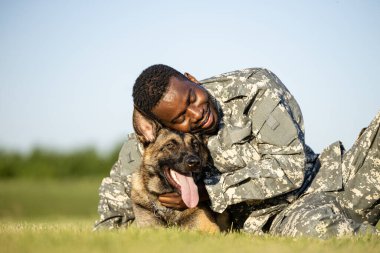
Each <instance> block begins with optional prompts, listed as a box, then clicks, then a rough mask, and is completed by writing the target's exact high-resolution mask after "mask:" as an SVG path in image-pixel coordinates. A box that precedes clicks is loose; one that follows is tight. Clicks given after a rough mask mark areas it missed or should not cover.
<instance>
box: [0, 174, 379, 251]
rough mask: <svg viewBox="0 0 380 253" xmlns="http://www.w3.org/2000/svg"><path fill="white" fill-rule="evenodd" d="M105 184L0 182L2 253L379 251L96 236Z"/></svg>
mask: <svg viewBox="0 0 380 253" xmlns="http://www.w3.org/2000/svg"><path fill="white" fill-rule="evenodd" d="M99 183H100V179H87V180H63V181H62V180H60V181H57V180H47V181H30V180H11V181H0V253H3V252H12V253H18V252H20V253H21V252H22V253H28V252H38V253H44V252H65V253H66V252H74V253H75V252H91V253H96V252H112V253H114V252H150V253H151V252H165V253H170V252H181V253H186V252H207V253H213V252H217V253H221V252H239V253H241V252H260V253H262V252H281V253H287V252H289V253H297V252H316V253H317V252H333V253H339V252H342V253H343V252H344V253H347V252H350V253H356V252H357V253H359V252H360V253H362V252H365V253H371V252H379V249H380V240H379V239H380V238H379V237H376V236H366V237H352V238H341V239H336V238H333V239H329V240H318V239H310V238H283V237H273V236H261V237H258V236H252V235H249V234H244V233H229V234H214V235H212V234H205V233H200V232H194V231H183V230H179V229H175V228H170V229H137V228H135V227H130V228H128V229H122V230H117V231H115V230H113V231H107V230H106V231H96V232H93V231H92V227H93V224H94V221H95V219H96V218H97V214H96V206H97V202H98V194H97V192H98V187H99Z"/></svg>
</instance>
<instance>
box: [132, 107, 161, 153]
mask: <svg viewBox="0 0 380 253" xmlns="http://www.w3.org/2000/svg"><path fill="white" fill-rule="evenodd" d="M133 128H134V129H135V133H136V136H137V138H138V140H139V141H140V142H141V143H142V144H143V145H144V146H146V145H148V144H149V143H152V142H154V141H155V140H156V137H157V133H158V131H159V130H160V125H159V124H158V123H156V122H155V121H154V120H152V119H149V118H148V117H146V116H144V115H143V114H142V113H141V112H139V111H138V110H137V109H136V108H134V109H133Z"/></svg>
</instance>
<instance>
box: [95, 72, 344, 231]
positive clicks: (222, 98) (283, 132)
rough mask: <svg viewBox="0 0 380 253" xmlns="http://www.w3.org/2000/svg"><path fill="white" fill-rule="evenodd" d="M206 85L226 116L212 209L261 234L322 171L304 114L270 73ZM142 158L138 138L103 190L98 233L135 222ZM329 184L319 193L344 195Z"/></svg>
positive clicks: (212, 177) (217, 142) (210, 178)
mask: <svg viewBox="0 0 380 253" xmlns="http://www.w3.org/2000/svg"><path fill="white" fill-rule="evenodd" d="M201 83H202V85H203V86H204V87H205V88H206V89H207V90H208V91H209V92H210V94H211V95H212V96H213V97H214V98H215V99H216V102H217V105H218V107H219V108H218V109H219V112H220V114H221V115H222V119H221V122H220V129H219V131H218V133H217V134H216V135H214V136H210V137H209V138H208V148H209V149H210V152H211V156H212V158H213V161H214V167H211V166H209V168H208V169H206V173H205V185H206V189H207V191H208V193H209V195H210V200H211V207H212V209H213V210H214V211H216V212H223V211H224V210H225V209H227V208H229V210H230V211H231V213H232V214H233V213H237V215H236V217H239V219H240V220H239V219H236V220H235V223H240V226H241V227H243V226H247V224H245V225H244V223H247V220H248V221H249V222H248V226H250V229H249V230H252V231H256V230H257V231H261V230H262V228H263V226H264V225H265V223H266V222H267V221H268V219H269V218H270V217H272V216H273V215H275V214H277V213H279V212H280V211H281V210H283V209H284V208H285V207H286V206H288V205H289V203H291V202H293V201H294V200H295V199H296V198H297V197H298V196H299V195H300V194H302V193H303V192H305V191H306V188H309V189H311V188H310V187H309V186H310V184H311V181H312V180H313V178H314V176H315V174H316V171H317V170H318V169H319V166H318V164H319V163H316V162H315V161H316V160H317V157H318V156H317V155H316V154H314V152H313V151H312V150H311V149H310V148H309V147H308V146H307V145H306V144H305V139H304V125H303V117H302V113H301V110H300V108H299V106H298V104H297V102H296V100H295V99H294V97H293V96H292V95H291V93H290V92H289V91H288V90H287V88H286V87H285V86H284V85H283V84H282V83H281V81H280V80H279V79H278V78H277V76H275V75H274V74H273V73H272V72H270V71H268V70H266V69H260V68H250V69H244V70H239V71H234V72H229V73H225V74H221V75H218V76H215V77H212V78H209V79H206V80H203V81H201ZM334 145H338V146H339V147H340V145H339V143H337V144H334ZM332 150H336V149H332ZM140 151H141V147H140V148H139V145H138V143H137V141H136V140H135V138H134V136H133V134H132V135H129V138H128V141H127V142H126V143H125V144H124V146H123V148H122V150H121V152H120V157H119V160H118V161H117V162H116V164H115V165H114V167H113V168H112V170H111V174H110V177H107V178H105V179H104V180H103V182H102V184H101V186H100V189H99V191H100V202H99V206H98V211H99V214H100V221H99V222H98V224H97V225H96V226H97V227H100V226H106V227H117V226H122V225H125V224H127V223H128V221H131V220H133V218H134V216H133V212H132V208H131V200H130V198H129V194H130V178H131V174H132V173H133V172H134V171H135V170H136V169H137V168H138V167H139V163H140V154H141V152H140ZM326 156H327V157H331V156H330V155H326ZM338 160H339V159H338ZM327 174H328V173H327ZM326 183H327V185H329V183H328V182H327V177H326V178H322V179H319V181H318V183H317V184H316V185H315V184H314V185H313V187H314V188H313V191H314V190H318V189H321V187H322V186H324V187H325V189H324V190H336V188H339V182H338V184H336V183H335V182H332V184H330V185H331V187H329V186H327V187H326ZM336 185H338V187H337V186H336ZM340 185H341V184H340ZM241 212H246V213H247V215H245V216H244V215H241ZM248 216H249V217H248ZM241 217H244V218H243V219H242V218H241Z"/></svg>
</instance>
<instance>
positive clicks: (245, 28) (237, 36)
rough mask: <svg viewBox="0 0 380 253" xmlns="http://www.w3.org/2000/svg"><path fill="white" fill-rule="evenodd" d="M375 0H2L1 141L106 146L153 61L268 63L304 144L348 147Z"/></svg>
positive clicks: (367, 62)
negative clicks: (295, 112) (295, 107)
mask: <svg viewBox="0 0 380 253" xmlns="http://www.w3.org/2000/svg"><path fill="white" fill-rule="evenodd" d="M379 27H380V2H379V1H221V0H219V1H22V0H20V1H0V147H2V148H6V149H12V150H20V151H29V150H30V149H32V148H33V147H35V146H42V147H46V148H54V149H62V150H70V149H73V148H80V147H83V146H91V145H94V146H95V147H96V148H98V149H99V150H109V149H110V148H113V147H114V145H115V144H117V143H120V142H122V141H123V140H124V139H125V137H126V135H127V133H129V132H131V131H132V124H131V115H132V97H131V90H132V85H133V83H134V80H135V79H136V77H137V76H138V75H139V74H140V72H141V71H142V70H143V69H144V68H146V67H148V66H150V65H152V64H156V63H164V64H168V65H171V66H173V67H175V68H177V69H178V70H179V71H181V72H184V71H187V72H190V73H191V74H193V75H194V76H196V77H197V78H198V79H202V78H207V77H209V76H212V75H215V74H219V73H223V72H227V71H231V70H236V69H240V68H247V67H265V68H268V69H270V70H272V71H273V72H274V73H276V74H277V75H278V76H279V78H280V79H281V80H282V81H283V83H284V84H285V85H286V86H287V87H288V88H289V90H290V91H291V92H292V93H293V95H294V96H295V97H296V99H297V100H298V102H299V104H300V106H301V109H302V112H303V115H304V119H305V127H306V142H307V143H308V144H309V145H310V146H311V147H312V148H313V149H314V150H315V151H317V152H320V151H321V150H322V149H323V148H324V147H325V146H327V145H328V144H330V143H332V142H334V141H336V140H341V141H343V143H344V144H345V146H346V148H349V147H350V146H351V145H352V143H353V142H354V140H355V138H356V136H357V134H358V133H359V131H360V129H361V128H362V127H365V126H366V125H368V124H369V122H370V121H371V119H372V118H373V117H374V116H375V114H376V113H377V112H378V111H379V110H380V99H379V97H380V96H379V94H380V77H379V76H380V29H379Z"/></svg>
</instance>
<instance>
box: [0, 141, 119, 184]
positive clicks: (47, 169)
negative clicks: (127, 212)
mask: <svg viewBox="0 0 380 253" xmlns="http://www.w3.org/2000/svg"><path fill="white" fill-rule="evenodd" d="M120 147H121V145H118V146H117V147H116V148H115V149H114V150H113V151H112V152H110V153H109V154H107V155H100V154H99V153H98V152H96V150H95V149H93V148H85V149H81V150H77V151H72V152H59V151H50V150H45V149H40V148H35V149H34V150H32V151H31V152H30V153H28V154H21V153H18V152H11V151H5V150H0V178H69V177H88V176H106V175H108V173H109V171H110V169H111V167H112V165H113V164H114V163H115V162H116V160H117V157H118V153H119V150H120Z"/></svg>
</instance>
